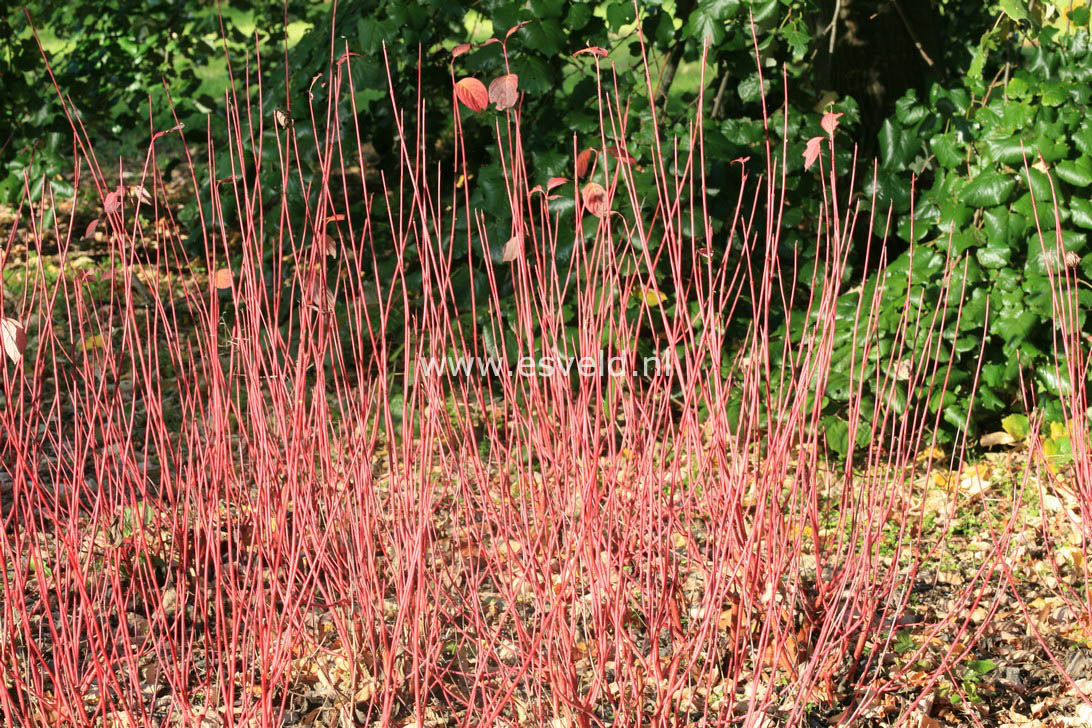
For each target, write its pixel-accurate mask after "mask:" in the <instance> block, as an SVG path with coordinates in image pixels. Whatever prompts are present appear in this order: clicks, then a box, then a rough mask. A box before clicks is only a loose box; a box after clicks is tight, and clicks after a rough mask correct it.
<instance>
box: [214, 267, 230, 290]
mask: <svg viewBox="0 0 1092 728" xmlns="http://www.w3.org/2000/svg"><path fill="white" fill-rule="evenodd" d="M212 285H213V286H215V287H216V288H218V289H220V290H221V291H222V290H224V289H225V288H231V268H220V269H219V270H217V271H216V272H215V273H213V274H212Z"/></svg>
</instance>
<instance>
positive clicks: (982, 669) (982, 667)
mask: <svg viewBox="0 0 1092 728" xmlns="http://www.w3.org/2000/svg"><path fill="white" fill-rule="evenodd" d="M1002 5H1004V3H1002ZM967 667H969V668H971V670H972V671H974V672H975V673H977V674H979V675H985V674H986V673H988V672H993V671H994V670H995V669H997V663H995V662H994V661H993V660H967Z"/></svg>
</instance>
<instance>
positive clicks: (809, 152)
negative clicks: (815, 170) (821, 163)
mask: <svg viewBox="0 0 1092 728" xmlns="http://www.w3.org/2000/svg"><path fill="white" fill-rule="evenodd" d="M822 143H823V137H812V138H811V139H808V144H807V146H806V147H804V169H808V168H809V167H811V165H813V164H815V160H816V159H818V158H819V152H820V151H822V150H821V149H820V147H819V145H820V144H822Z"/></svg>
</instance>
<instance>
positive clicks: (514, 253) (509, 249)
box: [502, 235, 523, 263]
mask: <svg viewBox="0 0 1092 728" xmlns="http://www.w3.org/2000/svg"><path fill="white" fill-rule="evenodd" d="M522 253H523V236H522V235H513V236H512V237H510V238H509V239H508V242H507V243H505V244H504V253H503V254H502V258H503V260H504V262H505V263H511V262H512V261H513V260H515V259H516V258H519V257H520V256H521V255H522Z"/></svg>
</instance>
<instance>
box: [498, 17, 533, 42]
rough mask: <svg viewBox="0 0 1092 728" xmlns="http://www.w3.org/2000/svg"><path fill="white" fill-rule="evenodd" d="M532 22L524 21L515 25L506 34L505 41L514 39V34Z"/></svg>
mask: <svg viewBox="0 0 1092 728" xmlns="http://www.w3.org/2000/svg"><path fill="white" fill-rule="evenodd" d="M530 22H531V21H530V20H524V21H523V22H521V23H516V24H515V25H513V26H512V27H511V28H509V29H508V32H507V33H505V34H504V39H505V40H506V41H507V40H508V39H509V38H511V37H512V34H513V33H515V32H516V31H518V30H519V29H520V28H522V27H523V26H525V25H527V24H528V23H530Z"/></svg>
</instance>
